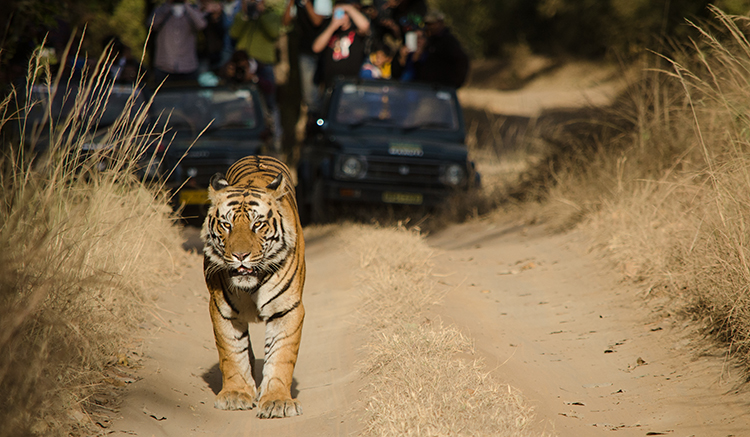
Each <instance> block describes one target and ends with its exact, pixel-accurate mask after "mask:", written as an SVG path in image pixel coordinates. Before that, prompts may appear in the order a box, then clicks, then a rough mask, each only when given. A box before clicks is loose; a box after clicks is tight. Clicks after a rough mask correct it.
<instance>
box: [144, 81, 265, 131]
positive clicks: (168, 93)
mask: <svg viewBox="0 0 750 437" xmlns="http://www.w3.org/2000/svg"><path fill="white" fill-rule="evenodd" d="M256 106H257V104H256V102H255V101H254V100H253V95H252V92H251V91H250V90H247V89H220V88H219V89H216V88H213V89H206V88H196V89H186V88H176V89H163V90H160V91H158V92H157V93H156V96H155V97H154V102H153V104H152V106H151V113H152V114H154V115H155V116H157V117H158V125H159V127H160V128H161V127H164V125H165V124H166V125H167V126H168V127H169V128H170V129H174V130H177V131H181V132H182V131H185V132H189V133H190V134H192V135H197V134H199V133H201V132H202V131H203V130H204V129H205V128H206V127H207V126H209V125H210V126H209V129H208V130H209V131H216V130H225V129H255V128H256V127H257V126H258V113H259V111H260V109H259V108H257V107H256Z"/></svg>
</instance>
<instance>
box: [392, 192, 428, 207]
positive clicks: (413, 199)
mask: <svg viewBox="0 0 750 437" xmlns="http://www.w3.org/2000/svg"><path fill="white" fill-rule="evenodd" d="M383 202H385V203H401V204H405V205H421V204H422V195H421V194H419V193H393V192H390V191H386V192H385V193H383Z"/></svg>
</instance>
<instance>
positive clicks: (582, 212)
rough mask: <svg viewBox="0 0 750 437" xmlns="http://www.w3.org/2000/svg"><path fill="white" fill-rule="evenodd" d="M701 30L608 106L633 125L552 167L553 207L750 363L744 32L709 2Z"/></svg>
mask: <svg viewBox="0 0 750 437" xmlns="http://www.w3.org/2000/svg"><path fill="white" fill-rule="evenodd" d="M713 12H714V16H715V19H714V20H713V21H712V22H711V23H707V24H704V25H701V26H697V25H696V26H695V28H696V29H697V30H699V32H700V34H701V39H699V40H696V41H693V42H692V44H691V46H690V47H689V48H688V49H685V50H684V51H682V52H681V53H678V54H676V55H674V56H672V57H669V58H667V57H657V60H656V61H655V60H654V59H651V60H649V63H650V65H652V66H654V65H656V67H657V68H651V69H648V70H645V71H644V79H643V81H642V82H641V83H640V84H639V85H638V87H636V88H634V89H633V95H631V100H630V102H629V103H628V104H627V105H622V106H620V107H619V108H618V110H619V113H618V114H619V116H620V117H622V118H623V119H626V120H627V121H628V123H629V124H630V126H631V127H632V128H631V129H628V130H623V131H621V132H620V133H619V134H618V135H613V136H611V137H608V138H607V139H606V141H601V142H598V143H596V145H595V147H593V149H592V148H591V147H590V148H589V149H588V150H591V152H592V153H591V154H590V155H588V156H586V157H585V159H584V160H581V161H576V160H568V161H566V163H565V165H562V166H560V167H558V169H557V170H558V171H556V172H555V175H554V181H555V182H556V184H555V186H554V187H553V188H551V189H550V192H549V194H550V199H551V200H552V203H553V204H557V205H559V206H560V208H558V209H557V210H556V212H555V213H556V214H558V215H565V214H568V215H576V214H578V215H579V216H580V217H587V220H588V221H589V224H590V225H591V226H592V227H593V228H594V229H596V230H598V231H599V235H600V238H601V239H602V241H604V242H605V245H606V247H608V248H609V249H610V250H611V252H612V254H613V256H614V257H615V259H617V260H618V261H619V263H620V265H621V266H622V269H623V273H624V274H625V275H626V276H629V277H631V278H633V279H636V280H639V281H644V283H645V285H646V289H647V290H649V293H654V292H656V291H664V292H666V293H667V294H668V295H669V296H672V297H673V298H674V300H673V302H674V303H675V304H676V305H677V306H678V307H679V308H681V309H682V310H685V311H687V314H688V315H691V316H692V317H694V318H695V319H697V320H699V321H700V322H701V323H702V324H703V325H702V326H704V327H705V328H706V330H707V331H708V332H710V333H712V334H713V335H715V338H718V339H719V340H721V341H723V342H725V344H726V346H727V348H728V350H729V351H730V352H731V353H732V354H733V355H734V356H735V357H736V358H738V359H740V360H741V361H744V363H745V366H746V367H747V366H750V289H749V287H750V265H749V260H750V234H748V230H749V229H748V228H749V227H750V41H748V39H747V37H746V33H747V30H748V26H750V21H748V19H747V17H736V16H729V15H726V14H725V13H723V12H722V11H720V10H718V9H716V8H714V9H713Z"/></svg>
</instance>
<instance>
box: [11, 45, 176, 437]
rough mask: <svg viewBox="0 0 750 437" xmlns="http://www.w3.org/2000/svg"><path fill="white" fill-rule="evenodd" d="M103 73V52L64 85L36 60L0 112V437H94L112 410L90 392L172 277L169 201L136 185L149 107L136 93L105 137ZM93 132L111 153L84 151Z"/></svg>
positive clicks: (106, 63) (107, 78)
mask: <svg viewBox="0 0 750 437" xmlns="http://www.w3.org/2000/svg"><path fill="white" fill-rule="evenodd" d="M66 56H67V55H66ZM111 63H112V53H109V52H107V53H105V54H104V55H103V56H102V58H100V59H99V60H98V61H97V62H96V63H94V65H93V66H92V67H91V68H90V69H87V70H86V71H84V72H83V73H82V74H81V76H80V78H79V79H78V82H77V83H76V82H74V81H73V80H71V81H70V82H69V83H68V81H66V79H65V78H64V77H63V75H62V73H60V74H59V75H57V76H53V75H52V73H51V71H50V69H49V66H48V65H46V64H45V63H44V62H43V59H42V57H41V55H40V54H39V53H37V55H36V56H35V57H34V58H33V59H32V61H31V63H30V67H29V75H28V79H29V80H28V82H29V85H28V86H27V88H26V89H25V90H18V89H14V90H12V91H11V92H10V93H9V94H8V95H7V96H6V97H5V98H4V100H3V101H2V103H1V104H0V127H1V128H2V130H3V132H4V135H3V138H4V144H3V154H2V156H0V187H2V193H1V195H0V246H1V247H3V250H2V251H1V252H0V314H3V315H4V316H3V317H2V318H0V350H2V351H3V353H2V354H1V355H0V392H1V393H3V396H2V399H0V423H2V424H3V425H2V427H0V436H5V435H7V436H23V435H53V436H54V435H70V434H89V433H90V432H91V430H87V428H86V427H87V426H88V425H90V424H92V423H93V422H95V420H94V419H95V417H92V414H97V411H101V410H102V408H104V409H107V408H111V407H112V405H107V402H108V400H107V399H103V398H101V397H100V396H98V394H99V393H100V392H101V391H102V390H103V388H104V387H105V384H104V381H105V379H106V377H107V372H108V369H109V368H110V367H112V366H113V365H114V364H116V363H117V362H118V359H117V355H118V353H122V352H123V348H124V344H125V342H126V341H127V340H129V339H130V335H132V334H131V333H132V330H133V329H134V328H135V327H137V326H138V323H139V322H140V321H141V320H142V319H143V313H144V304H146V303H147V302H148V300H149V299H150V297H151V294H150V290H151V289H153V288H154V287H155V286H158V285H159V284H161V283H163V282H164V281H168V280H169V279H171V278H173V277H174V275H175V273H176V271H177V269H178V264H179V263H178V262H177V257H178V256H179V254H180V250H179V247H180V246H179V244H180V241H181V240H180V237H179V234H178V230H177V228H176V227H175V226H174V225H173V220H172V217H171V209H170V208H169V206H168V204H167V202H166V198H165V196H164V195H163V194H159V193H158V192H156V191H154V190H153V189H151V188H149V187H147V186H145V185H144V184H143V183H142V182H141V181H140V180H139V179H138V178H137V177H136V175H135V170H136V168H137V165H138V162H139V159H140V158H141V157H142V156H143V154H144V153H145V151H146V149H147V148H148V145H149V143H148V140H147V139H148V137H147V136H143V135H142V134H141V133H140V132H141V126H142V124H143V122H144V120H145V117H146V112H147V104H144V103H139V100H138V99H137V98H136V93H135V92H134V93H133V94H132V95H131V98H130V99H129V101H128V103H127V106H126V110H125V111H123V114H122V115H121V116H119V117H117V119H116V121H114V123H113V124H112V125H111V126H109V127H107V128H106V129H105V128H104V126H100V122H101V121H102V119H103V117H104V114H105V108H106V107H107V104H108V99H109V98H110V96H111V94H112V89H113V87H114V84H113V82H112V80H111V75H109V67H110V66H111ZM34 89H36V90H39V89H41V90H44V92H43V93H41V94H40V93H32V92H31V91H32V90H34ZM56 99H57V100H62V101H64V104H65V105H67V106H68V107H71V108H72V109H71V111H70V113H69V114H68V115H63V116H59V117H58V115H57V114H56V113H55V112H54V111H53V105H52V104H51V102H53V101H55V100H56ZM33 114H43V115H44V118H43V122H41V123H36V124H35V123H34V122H33V120H35V119H37V120H38V118H37V117H36V115H33ZM90 132H99V133H102V132H104V133H103V136H101V137H98V138H100V139H98V140H97V141H100V142H101V144H105V145H108V146H111V147H106V148H102V149H100V150H97V151H95V152H93V153H91V154H85V153H83V152H82V150H83V145H84V144H86V143H87V142H91V141H93V140H92V137H91V135H89V133H90ZM40 146H41V147H43V148H44V149H45V150H46V151H45V153H44V154H36V153H35V152H34V151H35V150H38V149H39V148H40ZM102 162H106V163H107V165H106V169H104V170H101V171H100V170H98V169H99V168H100V167H101V165H100V164H101V163H102Z"/></svg>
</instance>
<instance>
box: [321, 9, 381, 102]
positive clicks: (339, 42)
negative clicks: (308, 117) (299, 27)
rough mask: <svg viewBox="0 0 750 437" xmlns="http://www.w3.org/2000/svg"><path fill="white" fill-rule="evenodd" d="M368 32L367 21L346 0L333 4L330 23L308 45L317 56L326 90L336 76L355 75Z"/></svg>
mask: <svg viewBox="0 0 750 437" xmlns="http://www.w3.org/2000/svg"><path fill="white" fill-rule="evenodd" d="M352 24H353V26H352ZM369 32H370V20H368V19H367V17H365V16H364V15H363V14H362V13H361V12H360V11H359V9H357V8H356V7H355V6H354V5H353V4H351V3H349V2H348V1H338V2H336V6H335V7H334V9H333V17H332V18H331V23H330V24H329V25H328V27H326V28H325V30H323V32H321V34H320V35H318V37H317V38H316V39H315V41H314V42H313V46H312V49H313V52H315V53H320V54H321V55H320V62H321V63H322V64H321V65H320V68H321V72H322V82H323V84H324V85H325V86H326V87H330V86H331V85H333V82H334V80H335V79H336V77H338V76H344V77H357V76H358V75H359V70H360V68H361V67H362V63H363V62H364V60H365V42H366V38H367V35H368V34H369Z"/></svg>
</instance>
